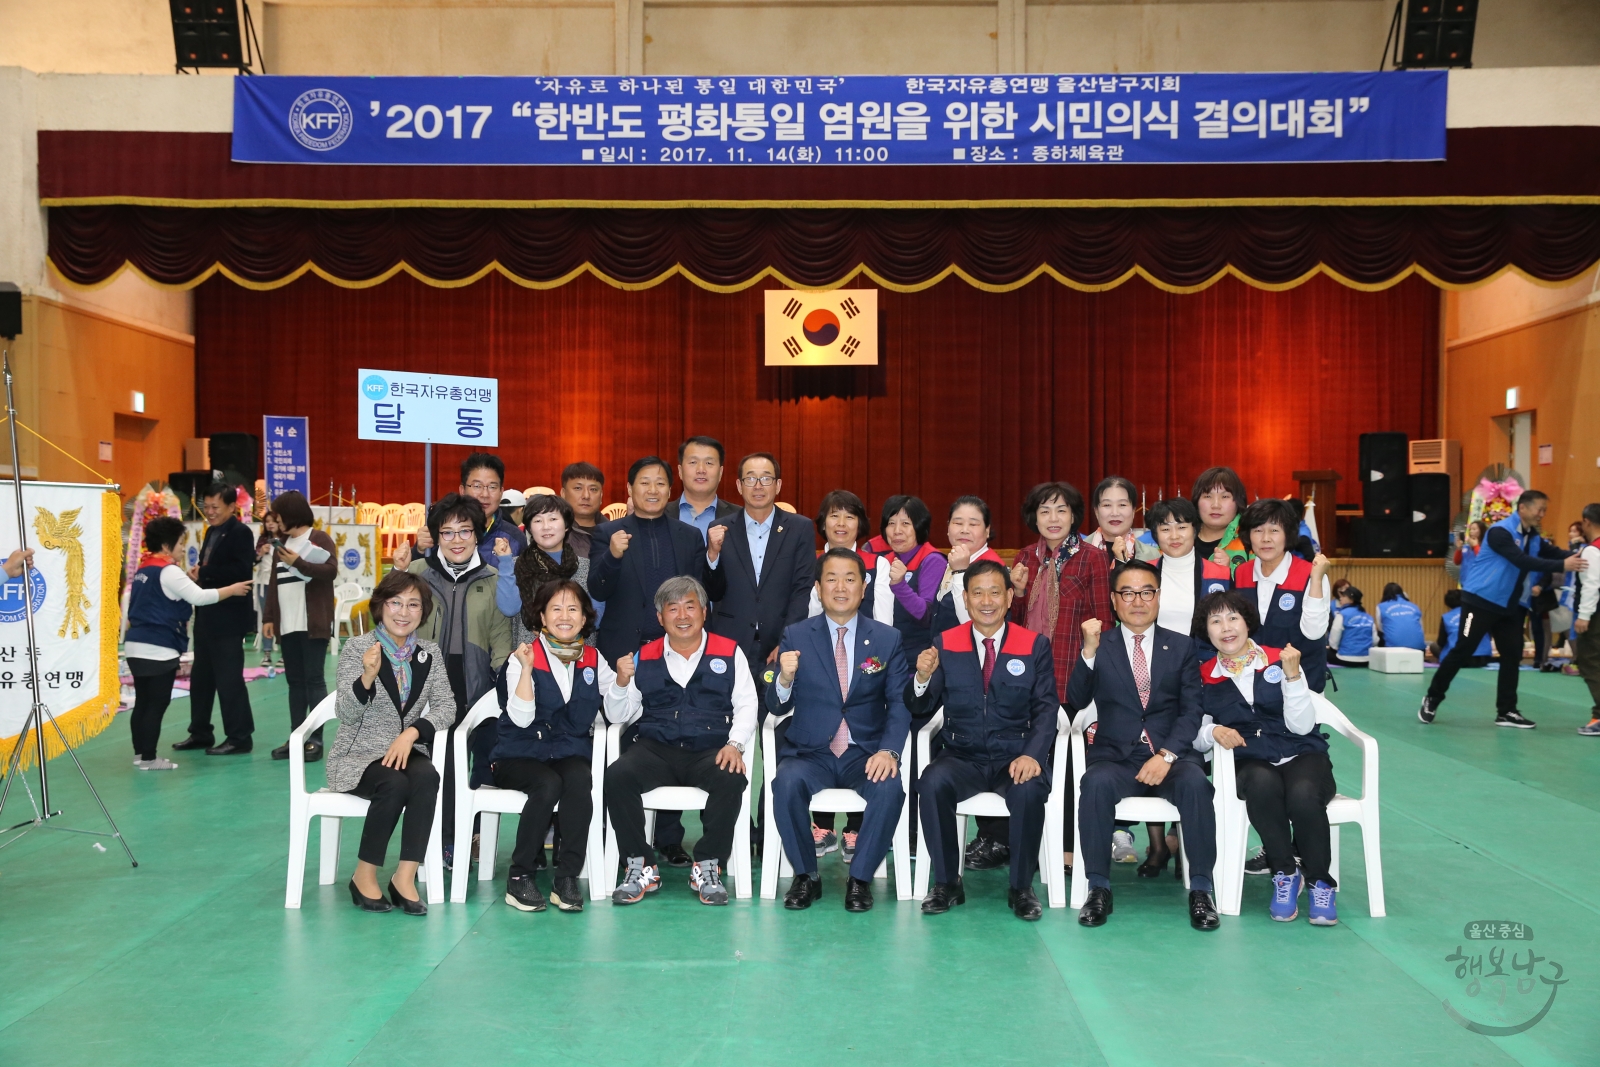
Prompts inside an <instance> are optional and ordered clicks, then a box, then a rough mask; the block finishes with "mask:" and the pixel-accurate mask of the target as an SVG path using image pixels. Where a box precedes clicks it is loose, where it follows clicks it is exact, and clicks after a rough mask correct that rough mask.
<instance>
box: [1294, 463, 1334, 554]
mask: <svg viewBox="0 0 1600 1067" xmlns="http://www.w3.org/2000/svg"><path fill="white" fill-rule="evenodd" d="M1293 477H1294V480H1295V481H1297V482H1299V483H1300V499H1301V500H1304V501H1305V502H1307V503H1310V502H1311V501H1316V504H1317V537H1318V540H1320V541H1321V542H1322V554H1323V555H1324V556H1327V557H1328V558H1329V559H1332V558H1333V555H1334V550H1335V549H1336V548H1338V547H1339V521H1338V512H1339V482H1340V481H1342V479H1341V478H1340V477H1339V472H1338V471H1334V470H1323V471H1294V472H1293Z"/></svg>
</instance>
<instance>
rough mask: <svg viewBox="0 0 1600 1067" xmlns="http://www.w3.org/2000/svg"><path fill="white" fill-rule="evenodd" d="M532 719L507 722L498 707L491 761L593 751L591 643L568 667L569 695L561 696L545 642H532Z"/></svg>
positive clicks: (595, 699) (596, 687) (594, 655)
mask: <svg viewBox="0 0 1600 1067" xmlns="http://www.w3.org/2000/svg"><path fill="white" fill-rule="evenodd" d="M533 703H534V709H535V710H534V719H533V722H531V723H529V724H528V725H527V726H518V725H517V724H516V723H514V722H512V721H511V713H510V712H509V711H502V712H501V713H500V722H499V724H498V730H499V736H498V737H497V738H496V740H495V745H494V749H493V751H492V752H491V753H490V756H489V762H490V763H491V764H492V763H493V762H494V761H496V760H502V759H535V760H544V761H546V762H549V761H551V760H558V759H566V758H567V757H568V756H590V755H593V754H594V717H595V715H596V714H598V713H599V711H600V703H601V693H600V653H599V652H597V651H596V650H595V648H594V646H593V645H589V646H587V647H585V648H584V650H583V654H582V655H581V656H579V657H578V660H577V662H576V663H574V664H573V665H572V696H571V697H570V698H566V697H563V696H562V695H561V686H559V685H558V684H556V678H555V675H554V674H553V673H551V670H550V657H549V654H548V653H547V652H546V651H545V647H544V642H543V641H540V640H538V639H535V640H534V642H533Z"/></svg>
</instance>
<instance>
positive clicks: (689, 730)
mask: <svg viewBox="0 0 1600 1067" xmlns="http://www.w3.org/2000/svg"><path fill="white" fill-rule="evenodd" d="M666 647H667V639H666V638H665V637H658V638H656V639H655V640H654V641H651V642H650V643H649V644H647V645H645V646H644V647H643V648H641V649H640V650H639V667H638V670H637V671H635V672H634V685H636V686H638V688H639V695H640V696H641V697H643V700H644V711H643V713H642V714H641V715H640V718H639V723H638V727H639V736H641V737H648V738H649V739H650V740H652V741H659V742H661V743H662V744H664V745H672V746H674V747H676V748H687V749H692V750H694V751H703V750H705V749H708V748H721V747H722V746H723V745H725V744H727V743H728V730H729V728H730V727H732V726H733V672H734V658H733V657H734V654H735V653H736V652H738V651H739V645H738V642H736V641H734V640H733V639H732V638H729V637H719V636H718V635H716V634H707V635H706V650H705V652H704V654H702V655H701V657H700V662H699V663H698V664H697V665H696V666H695V669H694V674H693V675H691V676H690V678H689V684H688V685H687V686H681V685H679V684H678V683H677V682H676V681H674V680H673V678H672V675H671V674H670V673H669V672H668V671H667V664H666V660H665V659H664V658H663V656H664V654H665V652H666Z"/></svg>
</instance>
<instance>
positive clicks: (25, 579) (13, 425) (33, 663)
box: [0, 349, 139, 867]
mask: <svg viewBox="0 0 1600 1067" xmlns="http://www.w3.org/2000/svg"><path fill="white" fill-rule="evenodd" d="M0 358H3V367H4V373H5V379H6V416H7V418H6V427H7V429H8V430H10V432H11V486H12V490H13V491H14V492H15V493H16V498H17V537H18V540H19V542H20V543H19V545H18V547H19V548H21V549H23V550H26V549H27V547H28V526H27V523H26V521H25V514H24V512H23V509H22V457H21V455H20V454H19V453H18V451H17V405H16V400H15V397H14V395H13V391H12V380H11V352H10V350H9V349H7V350H5V352H4V355H3V357H0ZM30 570H31V568H30V567H29V566H28V561H27V559H26V558H24V560H23V564H22V583H23V596H22V604H23V608H24V610H25V611H26V616H25V617H26V619H27V624H28V670H29V677H31V678H32V680H33V683H32V686H31V691H32V694H33V698H32V699H33V703H32V707H31V708H30V709H29V711H28V717H27V719H26V720H24V722H23V724H22V732H21V733H20V734H18V735H17V744H16V747H15V748H13V749H12V750H11V760H10V762H9V764H8V765H7V767H6V775H5V786H4V788H0V812H4V811H5V807H6V800H7V799H8V798H9V797H10V796H11V787H12V786H13V785H14V784H16V783H17V782H21V783H22V789H23V792H25V793H27V795H28V803H29V805H30V806H31V807H32V808H33V818H31V819H24V820H23V821H22V822H19V823H16V824H15V825H13V826H8V827H6V828H5V829H3V830H0V837H7V835H11V836H9V837H8V839H7V840H5V841H0V848H6V847H8V846H10V845H13V844H15V843H16V842H18V841H20V840H22V838H23V837H24V836H25V835H26V834H27V833H28V832H29V831H32V830H60V831H62V832H64V833H71V834H88V835H90V836H92V837H113V838H116V840H117V843H118V844H120V845H121V846H122V851H124V852H126V853H127V854H128V862H129V863H132V864H133V865H134V866H135V867H137V866H139V861H138V860H137V859H135V858H134V855H133V849H131V848H129V847H128V842H127V840H126V839H125V838H123V836H122V831H120V830H118V829H117V822H116V820H115V819H113V818H112V817H111V811H110V809H108V808H107V807H106V802H105V801H104V800H101V799H100V791H99V790H97V789H96V788H95V787H94V782H92V781H90V780H89V772H88V771H86V770H84V767H83V763H82V762H81V761H80V760H79V759H78V754H77V753H76V752H74V751H73V749H72V745H70V744H69V743H68V742H67V735H66V734H65V733H63V732H62V730H61V724H60V723H58V722H56V717H55V716H54V715H53V714H51V712H50V709H49V708H47V707H46V706H45V703H44V699H43V696H42V690H43V688H44V687H43V681H44V679H43V678H41V677H40V675H39V646H38V641H37V639H36V637H35V634H34V620H33V589H32V582H33V578H32V575H31V574H30ZM46 719H48V720H49V721H50V725H51V726H53V727H55V731H56V737H57V738H58V739H59V740H60V741H61V747H62V748H63V749H65V750H66V753H67V755H69V756H71V757H72V762H73V765H74V766H76V767H77V768H78V773H79V774H80V775H82V776H83V784H84V785H86V786H88V787H89V793H90V795H91V796H93V797H94V802H95V803H96V804H98V805H100V813H101V814H102V815H104V816H105V817H106V824H107V825H108V826H110V827H111V829H110V831H105V830H80V829H78V828H76V827H71V826H62V825H61V824H59V823H54V822H51V821H50V820H52V819H59V818H60V817H61V812H60V811H52V810H51V809H50V765H49V763H48V761H47V760H46V759H45V756H46V753H45V744H44V724H45V720H46ZM30 732H32V734H33V748H34V758H35V759H36V760H37V761H38V764H39V795H38V797H35V796H34V795H33V790H32V789H30V788H29V787H28V782H27V779H26V778H24V777H23V776H22V773H21V771H20V767H21V764H22V750H23V748H24V746H26V745H27V743H28V734H29V733H30Z"/></svg>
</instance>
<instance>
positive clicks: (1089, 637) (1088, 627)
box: [1083, 619, 1101, 659]
mask: <svg viewBox="0 0 1600 1067" xmlns="http://www.w3.org/2000/svg"><path fill="white" fill-rule="evenodd" d="M1100 629H1101V624H1100V620H1099V619H1084V620H1083V656H1084V658H1085V659H1090V658H1092V657H1093V656H1094V654H1095V651H1096V650H1097V649H1098V648H1099V647H1100Z"/></svg>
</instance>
